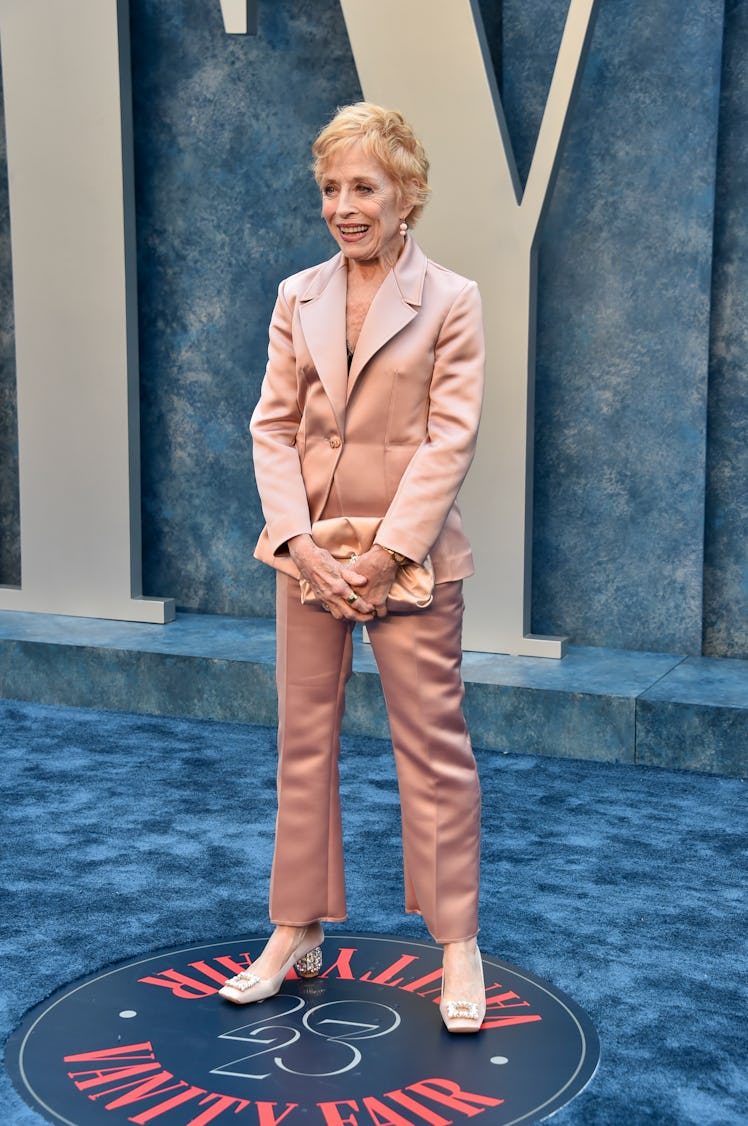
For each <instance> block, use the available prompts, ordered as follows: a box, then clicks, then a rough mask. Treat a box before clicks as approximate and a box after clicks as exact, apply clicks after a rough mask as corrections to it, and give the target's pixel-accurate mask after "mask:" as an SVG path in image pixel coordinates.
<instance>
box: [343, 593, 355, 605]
mask: <svg viewBox="0 0 748 1126" xmlns="http://www.w3.org/2000/svg"><path fill="white" fill-rule="evenodd" d="M346 602H347V603H348V605H349V606H352V605H353V603H354V602H358V595H357V594H349V595H348V597H347V598H346Z"/></svg>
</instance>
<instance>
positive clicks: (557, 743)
mask: <svg viewBox="0 0 748 1126" xmlns="http://www.w3.org/2000/svg"><path fill="white" fill-rule="evenodd" d="M463 674H464V679H465V689H466V698H465V711H466V715H467V719H468V723H469V725H470V730H471V734H472V737H473V741H474V743H475V744H476V746H480V747H486V748H493V749H496V750H499V751H511V752H514V753H527V754H541V755H559V756H563V757H567V758H581V759H596V760H599V761H605V762H631V763H643V764H648V765H654V766H665V767H670V768H675V769H689V770H703V771H710V772H715V773H721V774H731V775H738V776H744V775H745V774H746V769H747V767H748V661H746V660H722V659H712V658H702V657H683V656H679V655H677V654H667V653H639V652H633V651H629V650H613V649H594V648H579V647H577V648H575V647H571V648H570V650H569V652H568V655H567V656H566V657H565V658H564V659H563V660H562V661H554V660H547V659H544V658H536V657H506V656H500V655H492V654H485V653H466V654H465V659H464V664H463ZM0 695H2V696H3V697H6V698H8V699H18V700H32V701H36V702H38V703H47V704H62V705H71V706H78V707H95V708H104V709H112V710H120V711H131V712H143V713H149V714H156V715H176V716H195V717H200V718H206V719H217V720H230V721H239V722H248V723H263V724H274V723H275V722H276V711H275V622H274V621H273V620H272V619H267V618H233V617H221V616H215V615H203V614H178V615H177V618H176V621H174V622H171V623H170V624H168V625H165V626H158V625H144V624H138V623H131V622H113V621H104V620H101V619H91V618H71V617H62V616H57V615H49V614H30V613H11V612H3V613H0ZM345 730H346V731H349V732H351V733H356V734H364V735H375V736H380V737H383V738H386V737H387V735H388V729H387V717H386V713H385V708H384V702H383V699H382V694H381V689H380V686H379V680H378V677H377V675H376V668H375V665H374V660H373V656H372V653H371V650H370V648H369V647H368V646H367V645H366V644H365V643H364V642H363V640H362V638H361V637H357V639H356V643H355V646H354V674H353V677H352V679H351V683H350V684H349V687H348V693H347V707H346V718H345Z"/></svg>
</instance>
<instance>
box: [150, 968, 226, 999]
mask: <svg viewBox="0 0 748 1126" xmlns="http://www.w3.org/2000/svg"><path fill="white" fill-rule="evenodd" d="M163 979H166V980H163ZM223 980H224V978H222V979H221V981H222V982H223ZM138 981H142V982H143V984H144V985H165V986H166V988H167V989H171V991H172V993H173V994H174V996H175V997H181V998H183V999H184V1000H185V1001H194V1000H196V999H197V998H199V997H209V996H212V994H214V993H217V992H218V990H217V989H214V988H213V986H212V985H205V983H204V982H202V981H196V979H195V978H194V977H187V975H186V974H180V973H179V971H178V970H162V972H161V973H160V974H159V975H158V976H157V977H140V978H138Z"/></svg>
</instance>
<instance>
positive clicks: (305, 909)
mask: <svg viewBox="0 0 748 1126" xmlns="http://www.w3.org/2000/svg"><path fill="white" fill-rule="evenodd" d="M277 583H278V586H277V632H278V665H277V679H278V748H279V763H278V819H277V826H276V841H275V857H274V861H273V871H272V877H271V888H270V917H271V920H272V921H273V923H275V924H279V923H285V924H289V925H294V926H304V925H307V924H309V923H311V922H313V921H314V920H317V919H324V920H328V921H339V920H342V919H344V918H345V917H346V895H345V875H344V862H343V845H342V833H341V817H340V800H339V793H338V754H339V736H340V725H341V722H342V718H343V711H344V706H345V705H344V692H345V684H346V682H347V680H348V679H349V677H350V673H351V660H352V641H351V627H350V625H349V624H348V623H346V622H343V621H337V620H336V619H335V618H333V617H332V616H331V615H330V614H328V613H326V612H325V611H324V610H322V609H321V608H320V607H318V606H317V605H316V604H311V605H309V604H307V605H302V604H301V601H300V598H299V584H298V582H297V581H296V580H295V579H293V578H290V577H289V576H287V575H284V574H282V573H280V572H279V573H278V575H277ZM462 612H463V600H462V583H461V582H460V581H455V582H447V583H439V584H437V586H436V588H435V591H434V602H433V603H432V605H431V606H430V607H429V608H428V609H427V610H423V611H420V612H418V613H415V614H393V615H389V616H388V617H386V618H384V619H377V620H376V621H374V622H372V623H371V624H370V625H369V627H368V629H369V636H370V638H371V644H372V649H373V651H374V656H375V659H376V661H377V666H378V668H379V673H380V677H381V680H382V686H383V689H384V695H385V700H386V703H387V710H388V714H389V718H390V729H391V736H392V743H393V748H394V753H395V764H396V768H397V775H398V782H399V787H400V802H401V810H402V833H403V854H404V867H405V907H406V910H407V911H409V912H418V913H420V914H421V915H423V918H424V920H425V922H426V925H427V927H428V929H429V931H430V933H431V935H432V937H433V938H434V940H435V941H436V942H438V943H445V942H458V941H462V940H464V939H468V938H472V937H473V936H474V935H475V934H476V933H477V931H478V885H479V866H480V786H479V781H478V773H477V769H476V766H475V759H474V757H473V752H472V748H471V745H470V737H469V734H468V731H467V726H466V724H465V720H464V717H463V713H462V700H463V696H464V688H463V683H462V676H461V672H460V665H461V659H462V650H461V634H462Z"/></svg>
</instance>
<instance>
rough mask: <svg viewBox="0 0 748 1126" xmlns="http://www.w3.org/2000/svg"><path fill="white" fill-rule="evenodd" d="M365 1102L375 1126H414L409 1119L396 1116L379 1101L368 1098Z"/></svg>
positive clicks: (400, 1115) (399, 1115)
mask: <svg viewBox="0 0 748 1126" xmlns="http://www.w3.org/2000/svg"><path fill="white" fill-rule="evenodd" d="M363 1102H364V1106H365V1107H366V1109H367V1110H368V1112H369V1117H370V1118H371V1120H372V1122H373V1123H374V1126H413V1123H412V1122H411V1120H410V1119H409V1118H403V1116H402V1114H396V1113H395V1111H394V1110H390V1109H389V1108H388V1107H386V1106H385V1105H384V1103H380V1101H379V1099H374V1098H368V1097H367V1098H365V1099H364V1100H363Z"/></svg>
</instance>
